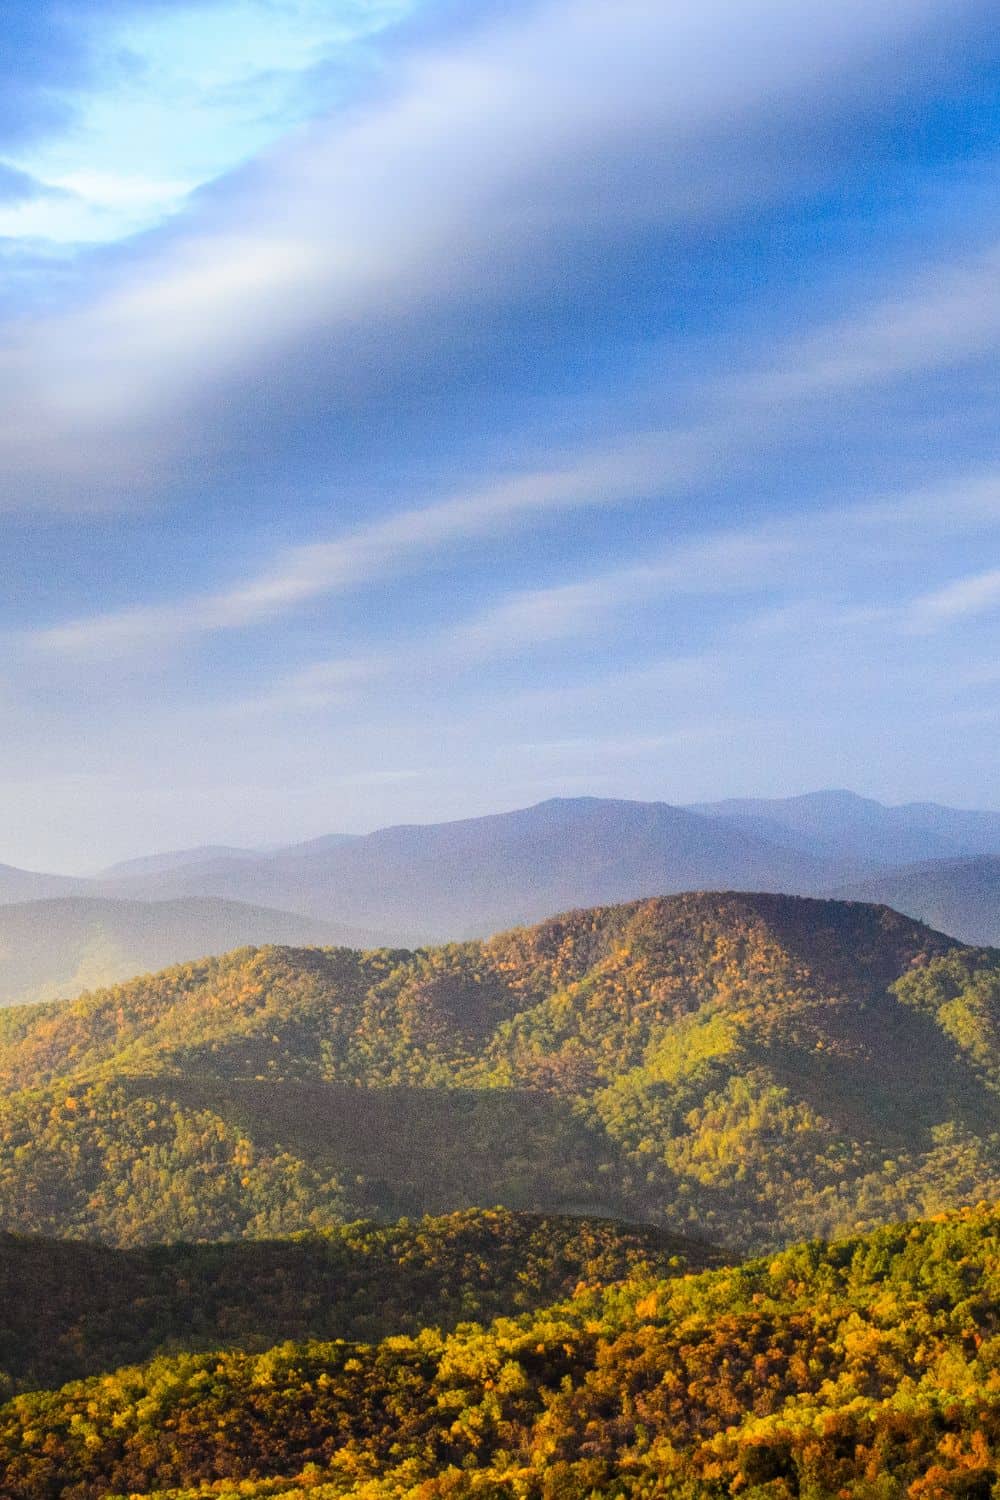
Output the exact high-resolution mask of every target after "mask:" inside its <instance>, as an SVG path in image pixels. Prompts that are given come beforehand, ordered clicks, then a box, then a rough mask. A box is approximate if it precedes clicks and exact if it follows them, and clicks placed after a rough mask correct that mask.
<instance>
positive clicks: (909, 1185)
mask: <svg viewBox="0 0 1000 1500" xmlns="http://www.w3.org/2000/svg"><path fill="white" fill-rule="evenodd" d="M998 1016H1000V956H998V955H997V954H996V953H994V952H992V951H989V950H976V949H967V948H963V947H961V946H960V945H958V944H956V943H954V942H952V941H950V940H949V939H947V938H943V937H941V936H940V935H938V934H936V933H934V932H932V931H930V930H929V929H928V928H926V927H923V926H921V925H920V924H918V923H915V922H913V921H911V920H909V919H908V918H905V917H902V916H900V915H898V914H897V913H895V912H892V911H890V910H888V909H886V908H880V907H871V906H863V905H858V904H849V903H842V902H822V901H813V900H806V899H796V898H790V897H776V896H751V895H691V896H680V897H674V898H665V899H660V900H652V901H646V902H638V903H633V904H632V905H629V906H623V907H606V908H598V909H595V910H592V911H581V912H573V913H569V914H568V915H566V916H563V917H558V918H554V919H552V920H550V921H548V922H545V923H542V924H541V925H540V926H538V927H534V928H525V929H517V930H514V931H512V932H509V933H505V934H502V935H500V936H498V937H496V938H493V939H491V940H490V941H488V942H485V943H480V942H470V943H464V944H452V945H448V946H445V947H441V948H433V949H423V950H420V951H418V952H416V953H408V952H405V951H402V950H398V951H397V950H376V951H370V952H364V953H359V952H354V951H351V950H348V949H327V950H319V949H310V950H295V949H287V948H266V949H257V950H254V949H245V950H239V951H237V952H234V953H231V954H228V955H226V956H224V957H222V958H217V959H211V960H205V961H204V962H201V963H197V964H189V965H184V966H181V967H178V968H175V969H172V970H168V971H166V972H165V973H163V974H160V975H155V976H150V977H148V978H145V979H140V980H136V981H133V982H131V983H129V984H126V985H122V986H118V987H117V988H114V989H111V990H105V991H99V992H95V993H94V994H92V995H89V996H85V997H82V998H81V999H79V1000H77V1001H74V1002H68V1003H61V1004H51V1005H44V1006H40V1007H30V1008H20V1009H16V1010H10V1011H7V1012H5V1013H4V1014H3V1015H0V1082H2V1084H3V1086H4V1088H5V1090H6V1092H5V1095H4V1097H3V1098H2V1099H0V1206H2V1213H3V1221H2V1222H3V1224H4V1226H5V1227H7V1228H8V1229H11V1230H16V1231H21V1232H32V1233H42V1234H49V1235H61V1234H67V1233H68V1234H74V1235H81V1236H88V1235H89V1236H93V1235H98V1236H102V1237H105V1238H107V1239H110V1240H113V1241H116V1242H118V1243H121V1244H138V1243H143V1242H150V1241H153V1240H162V1239H178V1238H187V1239H208V1238H227V1237H250V1238H261V1237H267V1236H272V1235H281V1234H287V1233H289V1232H292V1231H294V1230H295V1229H298V1228H302V1227H314V1228H322V1227H328V1226H331V1225H334V1224H337V1223H339V1222H343V1221H344V1220H345V1219H351V1218H357V1217H360V1216H365V1215H375V1216H376V1217H380V1218H391V1217H395V1216H398V1215H399V1214H400V1213H411V1214H419V1213H422V1212H428V1211H433V1212H438V1213H441V1212H447V1211H448V1210H450V1209H455V1208H465V1207H473V1206H476V1205H477V1204H478V1205H483V1204H486V1205H488V1204H492V1203H504V1204H506V1205H508V1206H510V1207H515V1208H519V1209H531V1210H536V1211H554V1212H562V1213H574V1212H576V1213H589V1214H602V1215H619V1216H625V1217H631V1218H635V1219H642V1220H644V1221H647V1222H650V1223H657V1224H661V1225H664V1226H669V1227H671V1228H673V1229H674V1230H676V1231H679V1232H693V1233H695V1234H699V1235H702V1234H703V1235H707V1236H708V1237H710V1238H712V1239H715V1240H718V1241H720V1242H724V1243H729V1244H733V1245H747V1246H754V1245H767V1244H774V1243H777V1242H780V1241H781V1240H783V1239H788V1238H791V1237H793V1236H794V1235H795V1234H808V1233H815V1232H823V1233H832V1232H839V1231H844V1230H849V1229H851V1228H853V1227H854V1226H856V1225H863V1224H868V1223H874V1222H878V1221H880V1220H884V1219H887V1218H891V1217H894V1216H898V1215H903V1214H906V1213H915V1212H923V1211H934V1210H936V1209H937V1208H938V1207H943V1206H946V1205H947V1204H949V1203H953V1202H963V1201H969V1200H970V1199H971V1200H975V1199H976V1198H978V1197H981V1196H987V1195H989V1194H991V1193H994V1192H995V1193H996V1195H997V1196H998V1197H1000V1136H998V1132H1000V1093H998V1080H1000V1067H998V1059H1000V1051H998V1050H997V1045H996V1038H997V1034H998V1033H997V1026H998V1024H1000V1023H998Z"/></svg>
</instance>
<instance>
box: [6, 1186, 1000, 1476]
mask: <svg viewBox="0 0 1000 1500" xmlns="http://www.w3.org/2000/svg"><path fill="white" fill-rule="evenodd" d="M998 1307H1000V1216H998V1214H997V1213H996V1212H995V1211H992V1210H985V1209H980V1210H967V1211H964V1212H961V1213H958V1214H955V1215H953V1216H943V1217H942V1218H941V1219H939V1220H937V1221H934V1222H925V1223H918V1224H913V1225H910V1226H907V1225H903V1226H899V1227H894V1228H889V1229H881V1230H878V1231H876V1232H874V1233H872V1234H870V1235H868V1236H866V1237H863V1238H855V1239H851V1240H847V1241H843V1242H840V1243H836V1244H832V1245H825V1244H821V1243H815V1242H814V1243H810V1244H805V1245H801V1246H797V1247H794V1248H792V1249H788V1250H785V1251H783V1252H781V1253H780V1254H777V1255H774V1256H772V1257H768V1258H764V1259H760V1260H756V1261H752V1262H750V1263H748V1264H745V1265H741V1266H737V1267H734V1268H727V1269H720V1270H710V1271H707V1272H703V1273H701V1274H692V1273H691V1272H687V1273H680V1272H678V1273H675V1274H673V1275H670V1276H668V1277H666V1278H664V1277H663V1276H662V1274H661V1275H660V1276H657V1275H654V1274H651V1273H650V1271H649V1270H648V1268H646V1267H643V1268H642V1269H639V1270H638V1271H637V1272H636V1273H635V1274H633V1275H631V1276H629V1277H627V1278H626V1279H624V1280H623V1281H621V1282H618V1283H613V1284H611V1285H607V1286H602V1287H593V1286H589V1285H586V1284H581V1285H580V1286H579V1287H578V1288H577V1289H576V1290H575V1294H574V1295H572V1296H570V1297H569V1298H567V1299H565V1300H563V1301H561V1302H559V1303H557V1304H555V1305H553V1306H550V1307H547V1308H545V1309H543V1310H540V1311H533V1312H530V1313H527V1314H525V1315H522V1316H521V1317H518V1318H501V1319H499V1320H498V1321H495V1322H494V1323H492V1324H490V1325H488V1326H485V1327H484V1326H481V1325H477V1324H474V1323H464V1324H461V1325H459V1326H458V1327H457V1328H456V1329H454V1331H452V1332H450V1333H445V1332H441V1331H440V1330H438V1329H436V1328H430V1329H425V1330H423V1331H422V1332H420V1333H418V1334H416V1335H414V1336H411V1335H397V1336H393V1337H390V1338H387V1339H385V1340H383V1341H382V1342H380V1343H374V1344H370V1343H347V1342H337V1341H334V1342H326V1343H317V1342H310V1343H299V1344H297V1343H283V1344H280V1345H278V1346H276V1347H275V1348H273V1349H271V1350H268V1351H267V1352H264V1353H253V1352H230V1353H208V1354H186V1355H182V1356H178V1357H173V1358H160V1359H157V1360H154V1361H153V1362H152V1363H150V1364H148V1365H145V1366H139V1367H131V1368H125V1369H121V1370H119V1371H117V1372H116V1373H114V1374H105V1375H102V1376H99V1377H96V1378H93V1379H90V1380H85V1381H80V1382H77V1383H75V1384H70V1385H67V1386H66V1387H64V1388H63V1389H61V1390H58V1391H51V1392H42V1393H35V1394H31V1393H26V1394H24V1395H21V1396H17V1397H15V1398H13V1399H12V1400H11V1401H9V1402H8V1403H7V1404H6V1405H5V1406H4V1407H3V1408H2V1409H0V1472H2V1473H3V1474H4V1476H5V1479H4V1491H3V1493H4V1495H5V1496H7V1497H9V1500H108V1497H110V1496H113V1495H129V1496H133V1497H136V1496H139V1497H141V1496H144V1495H150V1494H152V1493H153V1492H155V1493H156V1494H157V1495H159V1496H164V1495H166V1494H169V1495H170V1496H173V1497H175V1500H176V1497H177V1496H178V1495H186V1496H192V1497H193V1496H195V1495H197V1496H208V1495H212V1496H220V1495H226V1496H237V1495H238V1496H241V1497H244V1500H263V1497H264V1496H268V1497H273V1496H283V1497H285V1500H293V1497H294V1500H333V1497H334V1496H348V1495H350V1496H356V1497H358V1500H382V1497H385V1500H388V1497H403V1496H406V1497H411V1500H436V1497H439V1496H440V1497H446V1496H447V1497H461V1496H482V1497H487V1496H489V1497H491V1500H495V1497H500V1496H509V1497H524V1500H535V1497H538V1500H576V1497H580V1500H583V1497H586V1496H596V1495H608V1496H619V1497H632V1496H634V1497H640V1496H641V1497H650V1496H674V1497H677V1500H722V1497H724V1496H730V1495H741V1496H745V1497H753V1500H765V1497H767V1500H793V1497H803V1496H809V1497H812V1500H854V1497H856V1500H904V1497H905V1500H944V1497H950V1496H964V1497H976V1500H978V1497H982V1500H987V1497H989V1496H990V1495H991V1494H995V1493H996V1489H995V1486H996V1485H997V1483H998V1481H1000V1468H998V1466H1000V1376H998V1373H997V1370H998V1366H1000V1314H998Z"/></svg>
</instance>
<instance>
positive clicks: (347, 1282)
mask: <svg viewBox="0 0 1000 1500" xmlns="http://www.w3.org/2000/svg"><path fill="white" fill-rule="evenodd" d="M717 1260H718V1256H717V1255H716V1254H715V1253H714V1252H713V1251H712V1250H711V1248H710V1247H709V1246H707V1245H704V1244H699V1243H697V1242H695V1241H691V1240H682V1239H679V1238H678V1237H677V1236H675V1235H670V1234H667V1233H666V1232H665V1231H663V1230H658V1229H653V1228H649V1227H640V1226H634V1225H622V1224H613V1223H611V1222H609V1221H607V1220H584V1219H559V1218H552V1217H548V1218H545V1217H542V1216H540V1215H532V1214H512V1213H510V1212H509V1211H508V1210H506V1209H475V1210H469V1211H467V1212H465V1213H461V1214H452V1215H449V1216H448V1217H446V1218H441V1219H423V1220H418V1221H409V1220H402V1221H400V1222H399V1223H398V1224H394V1225H388V1226H385V1225H377V1224H372V1223H358V1224H351V1225H347V1226H345V1227H344V1228H342V1229H331V1230H327V1231H326V1232H324V1233H322V1234H299V1235H295V1236H294V1237H292V1238H290V1239H286V1240H263V1241H258V1242H254V1243H241V1244H232V1243H230V1244H214V1245H211V1244H210V1245H185V1244H179V1245H157V1246H154V1247H151V1248H149V1249H142V1250H114V1249H111V1248H109V1247H107V1246H105V1245H97V1244H81V1243H79V1242H72V1241H58V1240H37V1239H28V1238H21V1237H17V1236H10V1235H7V1236H3V1237H0V1309H2V1314H0V1395H2V1396H6V1395H9V1394H10V1393H11V1392H12V1391H14V1390H17V1389H22V1390H24V1389H31V1388H32V1387H37V1386H42V1385H58V1384H62V1383H63V1382H64V1381H67V1380H71V1379H75V1378H78V1377H80V1376H83V1375H89V1374H94V1373H97V1372H99V1371H101V1370H111V1369H114V1368H115V1367H116V1366H118V1365H124V1364H132V1363H136V1362H138V1361H141V1360H146V1359H149V1358H151V1357H152V1356H153V1355H154V1354H161V1353H165V1352H169V1351H174V1352H178V1351H182V1350H184V1351H191V1350H197V1349H219V1348H235V1347H239V1348H243V1349H247V1348H252V1349H257V1350H263V1349H267V1348H269V1347H270V1346H271V1345H272V1344H276V1343H279V1342H282V1341H284V1340H287V1339H299V1340H302V1339H334V1338H349V1339H355V1340H358V1339H365V1340H372V1339H379V1338H383V1337H385V1336H387V1335H389V1334H394V1333H417V1332H419V1331H420V1329H421V1328H423V1327H425V1326H431V1327H438V1328H454V1327H455V1326H456V1324H458V1323H460V1322H463V1321H467V1320H469V1319H472V1318H475V1319H477V1320H479V1321H482V1320H485V1319H489V1318H493V1317H496V1316H498V1315H499V1314H501V1313H517V1312H523V1311H527V1310H529V1309H533V1308H538V1307H541V1306H543V1305H544V1304H545V1303H547V1302H553V1301H557V1300H559V1299H560V1298H562V1297H567V1296H569V1295H570V1294H571V1293H572V1292H574V1291H575V1290H576V1289H577V1288H579V1287H580V1286H595V1285H600V1284H602V1283H605V1282H609V1281H616V1280H619V1279H621V1278H622V1277H624V1276H627V1275H628V1274H630V1273H635V1272H637V1271H639V1270H640V1269H641V1270H643V1271H644V1272H648V1273H649V1274H659V1275H669V1274H673V1273H675V1272H676V1271H677V1270H678V1269H681V1268H698V1269H701V1268H703V1267H705V1266H707V1265H709V1264H711V1263H713V1262H714V1261H717Z"/></svg>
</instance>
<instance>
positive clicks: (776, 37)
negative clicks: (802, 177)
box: [0, 0, 970, 508]
mask: <svg viewBox="0 0 1000 1500" xmlns="http://www.w3.org/2000/svg"><path fill="white" fill-rule="evenodd" d="M969 8H970V0H907V3H902V0H900V3H897V4H892V5H887V6H878V5H872V4H871V3H870V0H842V3H841V4H839V5H836V6H825V7H816V6H812V5H809V6H803V5H802V4H801V0H757V3H755V4H753V5H746V4H743V3H742V0H707V3H706V0H703V3H701V4H699V5H697V6H695V5H692V4H682V5H672V6H665V5H664V4H663V3H662V0H618V3H616V4H615V5H608V4H607V0H547V3H542V4H539V5H533V6H531V7H528V8H526V9H521V8H518V9H517V10H515V12H514V14H513V15H511V16H507V17H506V18H501V19H499V20H497V21H496V22H495V23H494V24H493V25H492V27H491V28H488V29H486V30H482V31H478V32H477V33H476V34H475V35H474V37H473V38H472V39H471V40H469V39H466V40H463V41H453V42H452V43H451V44H450V45H441V44H440V43H439V44H438V45H437V48H436V50H433V49H427V50H425V51H423V52H420V53H415V54H412V55H411V56H409V57H408V58H406V59H405V60H404V61H402V62H400V63H399V65H398V76H397V80H396V87H395V91H394V92H392V91H388V92H387V93H385V94H383V95H382V96H380V98H379V99H378V100H377V101H376V102H373V103H372V104H371V105H370V107H369V108H368V109H367V110H357V111H353V112H351V114H350V115H349V116H347V117H345V118H343V119H334V120H333V121H330V122H327V123H324V124H321V125H317V126H316V127H314V128H313V129H312V130H311V131H310V132H308V133H307V134H306V135H305V136H303V137H301V138H297V139H296V140H295V141H294V142H293V143H292V144H288V145H286V146H285V147H283V148H282V149H281V150H278V151H276V152H274V153H272V155H271V156H270V157H269V158H268V159H267V160H265V161H264V162H263V163H261V164H260V165H259V166H258V168H257V169H256V170H255V171H253V172H251V173H249V174H248V175H246V176H245V177H244V178H242V179H240V180H239V181H238V182H236V183H234V184H232V185H230V188H229V189H228V190H227V192H226V193H225V194H223V195H218V196H216V197H209V198H206V200H205V201H204V203H202V204H199V205H198V206H197V207H196V209H195V211H194V212H193V214H192V216H191V218H190V221H185V223H184V225H183V227H182V228H180V229H178V231H177V232H176V233H175V234H173V235H171V236H169V237H168V238H167V239H166V241H165V242H162V243H159V244H154V245H153V246H152V247H151V248H150V249H148V250H145V251H143V252H141V253H140V254H139V256H138V259H137V261H136V262H135V264H134V265H133V266H131V267H130V268H127V269H125V270H123V271H122V272H121V273H120V279H118V280H117V282H116V283H115V284H113V285H112V286H111V287H110V289H107V290H105V291H104V292H103V293H100V294H97V295H96V296H95V299H94V300H93V302H92V303H91V305H89V306H86V307H82V308H80V309H78V310H77V311H75V312H71V313H68V314H66V315H62V316H59V317H56V318H54V319H51V320H49V321H47V322H40V323H39V322H30V323H27V324H24V325H21V326H17V327H14V328H10V329H8V330H7V334H6V337H5V338H4V339H3V341H2V353H0V396H2V398H3V406H4V410H5V413H6V420H5V421H4V422H3V424H2V426H0V462H2V464H3V469H4V472H5V474H6V476H7V485H6V489H5V492H4V493H3V494H2V495H0V504H5V505H7V506H15V505H26V504H27V505H43V504H48V505H63V506H68V507H70V508H78V507H81V506H85V505H87V504H88V503H89V504H93V503H97V502H102V503H115V504H122V503H135V499H136V497H137V495H143V494H148V493H150V492H154V493H155V492H156V490H157V488H158V487H159V486H161V485H163V484H164V483H166V482H168V481H169V479H170V477H171V475H173V474H175V473H176V472H177V469H178V466H179V465H180V464H181V462H182V460H183V461H185V462H188V463H190V462H198V461H200V462H203V463H205V462H207V455H208V454H209V453H210V452H211V451H214V447H213V445H217V444H221V445H222V447H223V448H224V446H225V442H226V432H227V431H228V428H227V422H231V423H235V425H236V426H237V427H238V426H239V407H240V404H241V403H245V402H246V400H247V396H246V392H242V393H241V392H239V391H234V390H233V389H231V386H232V383H233V382H236V383H237V385H238V383H239V381H240V380H242V379H244V378H246V379H249V380H251V381H252V382H253V384H254V386H255V388H257V389H259V387H260V385H261V383H263V384H264V385H267V383H269V382H270V381H272V380H277V379H280V378H281V368H282V361H283V360H291V361H292V362H293V363H294V360H295V354H296V350H297V348H298V347H299V346H300V344H301V342H302V341H303V340H305V339H315V338H317V337H318V336H319V334H320V333H322V335H323V337H324V338H325V339H326V340H327V343H328V346H329V350H330V358H331V362H332V363H331V365H330V366H329V367H327V368H325V369H324V371H323V372H322V379H323V381H325V382H328V383H329V384H330V389H329V391H328V392H326V393H325V394H327V395H330V396H333V395H334V394H336V388H340V389H341V390H344V391H347V390H350V389H352V386H353V382H354V381H355V380H356V378H357V372H356V369H355V365H356V362H357V358H358V356H357V343H358V340H357V330H358V328H359V326H361V327H364V326H365V325H366V321H367V320H368V319H378V320H380V323H381V329H382V331H381V333H380V334H379V335H378V338H379V339H381V340H383V343H384V347H383V348H382V349H381V351H380V350H379V349H376V350H375V351H374V355H372V354H371V353H370V352H369V354H368V356H367V357H368V358H369V359H373V360H374V364H375V365H376V366H377V365H378V363H379V360H380V358H381V357H382V356H383V355H384V353H385V352H386V350H388V349H389V348H394V347H395V346H396V344H398V330H399V328H400V327H403V328H405V326H406V324H407V321H408V320H411V319H412V318H413V317H414V316H415V315H416V314H418V313H419V312H420V311H421V309H423V310H424V311H425V312H426V311H427V310H429V309H431V308H436V307H440V306H441V305H443V304H449V303H450V304H454V303H456V301H461V300H462V299H465V300H466V301H469V302H471V303H475V302H476V300H477V299H482V298H485V297H488V296H498V295H499V296H503V295H504V287H505V286H506V285H507V284H508V283H509V281H510V279H511V278H514V279H515V280H520V281H524V280H531V279H533V278H535V277H536V276H537V275H538V274H539V262H540V260H542V259H543V258H544V256H545V255H550V256H551V255H555V254H556V253H557V249H558V246H559V245H560V244H562V243H563V242H564V240H565V237H566V236H572V234H574V233H577V232H579V231H580V230H581V229H583V230H585V232H586V233H587V234H588V235H591V236H592V235H593V233H594V231H595V227H596V226H603V230H602V232H607V233H609V234H616V235H617V234H621V233H622V232H623V230H624V229H625V228H626V227H627V226H631V227H632V228H633V229H634V228H635V227H636V226H637V225H643V224H646V223H651V222H654V221H655V222H656V223H659V224H673V223H681V222H686V223H690V222H692V221H693V220H694V221H698V220H701V219H703V218H704V217H705V216H706V215H708V216H713V215H716V214H718V213H719V212H723V213H724V212H726V211H728V209H729V208H730V207H732V206H733V205H734V204H744V203H746V202H748V201H753V200H754V199H756V198H759V197H760V196H761V195H762V194H763V195H767V194H770V193H773V192H775V191H780V190H781V188H782V186H783V185H784V184H785V183H786V182H787V180H788V177H789V173H791V174H792V176H795V175H796V174H797V173H798V172H799V171H800V170H801V165H800V162H799V160H798V158H796V159H795V161H794V163H792V164H791V165H790V161H789V153H788V152H787V150H784V149H782V148H781V146H780V145H779V144H777V141H778V140H780V132H778V131H772V132H771V134H772V136H773V137H774V139H773V140H772V141H771V144H770V145H769V144H768V133H767V131H766V130H761V129H758V127H759V126H762V125H763V124H766V123H768V122H770V123H771V124H772V125H773V123H774V120H775V116H776V112H777V113H780V112H781V111H782V110H784V109H786V108H787V107H788V106H789V105H792V104H797V105H798V104H802V105H806V106H807V107H808V108H809V110H810V111H812V112H814V113H816V112H820V111H822V109H823V108H824V105H825V102H826V100H827V99H830V98H836V97H837V95H838V92H839V91H843V90H847V91H848V92H851V93H854V92H856V89H857V79H858V68H859V67H860V66H864V67H865V68H866V69H869V70H870V72H869V74H867V75H866V76H871V71H873V73H874V76H875V77H876V78H877V80H878V85H877V86H878V87H879V89H881V90H882V91H883V92H886V91H891V89H892V88H893V87H894V86H895V85H896V81H897V77H898V75H899V73H900V64H899V60H898V59H899V55H900V54H899V49H900V48H901V47H903V46H904V44H905V43H906V42H907V41H908V40H910V39H912V38H913V37H914V36H917V35H919V34H920V32H921V29H922V28H923V27H925V26H927V25H932V24H942V23H944V22H946V21H947V19H948V17H949V16H950V17H953V18H958V17H959V16H961V15H962V14H963V13H964V12H965V11H967V10H968V9H969ZM748 142H750V143H752V144H749V145H748V144H747V143H748ZM639 164H641V166H642V170H641V172H640V171H637V166H638V165H639ZM394 320H395V321H394ZM399 320H402V323H400V321H399ZM930 331H931V332H933V331H934V330H933V329H932V330H930ZM938 331H940V330H938ZM341 341H343V351H342V354H338V349H339V348H340V345H341ZM377 341H378V340H376V342H377ZM352 351H353V353H352ZM319 404H320V406H322V397H320V402H319ZM201 418H204V423H203V424H202V425H201V427H199V419H201ZM199 434H200V435H199ZM244 436H245V433H244ZM199 444H201V445H202V447H201V448H199V447H198V445H199Z"/></svg>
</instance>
